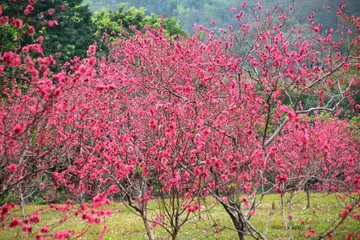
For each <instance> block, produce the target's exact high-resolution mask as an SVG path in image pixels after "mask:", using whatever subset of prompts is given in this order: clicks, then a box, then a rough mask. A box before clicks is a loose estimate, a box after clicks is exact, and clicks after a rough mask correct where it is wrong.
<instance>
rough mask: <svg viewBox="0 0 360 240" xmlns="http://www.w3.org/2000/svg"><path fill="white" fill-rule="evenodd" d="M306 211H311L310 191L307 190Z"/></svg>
mask: <svg viewBox="0 0 360 240" xmlns="http://www.w3.org/2000/svg"><path fill="white" fill-rule="evenodd" d="M306 209H310V190H309V189H306Z"/></svg>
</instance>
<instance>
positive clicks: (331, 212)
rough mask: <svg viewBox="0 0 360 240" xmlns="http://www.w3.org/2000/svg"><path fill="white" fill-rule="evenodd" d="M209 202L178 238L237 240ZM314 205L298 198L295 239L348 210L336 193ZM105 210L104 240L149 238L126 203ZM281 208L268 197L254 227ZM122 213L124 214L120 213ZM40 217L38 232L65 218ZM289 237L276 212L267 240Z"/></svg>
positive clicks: (355, 227)
mask: <svg viewBox="0 0 360 240" xmlns="http://www.w3.org/2000/svg"><path fill="white" fill-rule="evenodd" d="M206 201H207V204H208V205H215V207H214V208H212V209H211V211H210V214H211V216H210V215H209V214H208V213H203V214H202V215H201V219H199V217H195V218H193V219H191V221H190V222H188V224H186V225H185V226H184V227H183V228H182V229H181V230H180V233H179V236H178V239H236V232H235V231H233V230H231V229H228V228H224V227H222V226H227V227H229V228H232V223H231V220H230V218H229V216H228V215H227V214H226V213H225V211H224V210H223V208H222V207H221V205H219V204H216V202H215V200H214V199H212V198H208V199H207V200H206ZM311 204H312V206H311V207H312V208H311V209H305V210H304V206H305V205H306V201H305V194H303V193H299V194H297V195H296V196H295V199H294V205H293V215H294V221H293V224H292V231H291V233H292V236H293V239H304V238H305V237H304V234H305V232H308V231H309V227H312V228H313V229H315V231H316V232H321V231H323V230H324V229H326V228H327V227H328V226H329V224H330V223H332V222H333V221H334V220H336V219H337V217H338V216H339V212H340V210H342V209H344V207H345V206H344V204H342V203H340V202H339V199H338V198H337V197H336V196H335V194H331V195H326V194H320V193H312V202H311ZM42 208H46V206H45V205H27V206H26V213H27V214H29V213H31V212H34V211H36V210H39V209H42ZM105 208H106V209H111V210H113V212H114V214H113V215H112V216H110V217H109V218H108V219H107V221H106V225H107V227H108V231H107V232H106V234H105V237H104V239H107V240H110V239H134V240H136V239H139V240H140V239H146V232H145V229H144V227H143V223H142V220H141V218H140V217H138V216H135V215H134V214H133V213H132V212H131V211H130V210H129V209H127V208H126V206H125V205H124V204H122V203H112V205H110V206H106V207H105ZM149 208H150V209H152V210H151V211H150V212H149V214H150V215H151V214H153V215H154V214H155V212H157V210H158V209H159V206H158V202H157V200H152V201H151V202H150V203H149ZM279 208H280V198H279V195H268V196H266V197H265V198H264V200H263V203H262V204H261V205H260V206H259V207H258V209H257V211H256V213H255V216H254V217H252V219H251V222H252V224H253V225H254V226H256V227H257V228H258V229H259V230H260V231H261V232H264V230H265V226H266V223H267V222H268V219H269V213H271V212H273V211H274V210H273V209H275V211H276V210H279ZM313 209H315V210H316V213H313ZM119 210H120V211H121V212H119ZM39 216H40V217H41V219H42V222H41V223H40V224H37V225H34V232H35V233H36V232H37V231H38V230H39V228H40V227H41V226H43V225H46V224H48V225H49V226H54V225H56V224H57V222H58V220H59V219H61V218H62V216H63V215H62V214H61V213H58V212H56V211H53V210H51V211H47V212H45V213H43V214H41V215H39ZM286 216H287V213H286ZM11 217H19V218H21V210H20V208H19V207H17V208H16V209H15V210H13V212H12V214H11ZM300 219H303V220H305V224H303V225H302V224H300ZM216 224H218V225H219V226H220V232H218V233H216V234H214V232H213V228H214V226H216ZM84 226H85V224H84V222H83V221H79V220H78V217H75V216H73V215H72V216H71V217H70V218H69V219H68V220H67V221H66V222H65V223H64V224H62V225H61V226H59V227H57V228H56V229H55V230H53V231H52V233H54V232H57V231H60V230H65V229H75V230H76V231H77V232H80V231H81V229H82V228H83V227H84ZM102 228H103V224H100V225H94V226H92V227H91V228H90V229H89V230H88V231H87V232H86V234H85V235H84V236H83V237H82V238H81V239H97V237H98V235H99V233H100V232H101V229H102ZM154 232H155V234H156V237H157V239H169V236H168V234H167V233H166V232H165V231H164V230H163V229H162V228H161V227H156V228H155V229H154ZM349 232H353V233H354V238H355V236H356V237H357V235H359V234H360V222H358V221H356V220H354V219H351V218H348V219H347V220H346V221H345V223H344V224H343V225H342V226H340V228H339V229H338V230H337V231H336V232H335V233H334V239H345V236H346V234H347V233H349ZM18 233H19V227H17V228H15V229H9V228H6V229H4V230H3V231H2V232H0V239H4V240H5V239H8V240H13V239H25V236H24V235H23V234H19V235H18ZM287 234H288V231H287V230H284V226H283V223H282V215H281V211H277V212H276V213H274V214H273V215H272V218H271V222H270V224H269V226H268V232H267V238H268V239H287ZM31 236H32V235H31ZM74 239H75V238H74Z"/></svg>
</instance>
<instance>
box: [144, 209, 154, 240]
mask: <svg viewBox="0 0 360 240" xmlns="http://www.w3.org/2000/svg"><path fill="white" fill-rule="evenodd" d="M146 215H147V214H146V211H145V212H142V213H141V218H142V220H143V222H144V226H145V229H146V234H147V236H148V238H149V240H155V235H154V232H153V230H152V229H151V226H150V224H149V221H148V220H147V216H146Z"/></svg>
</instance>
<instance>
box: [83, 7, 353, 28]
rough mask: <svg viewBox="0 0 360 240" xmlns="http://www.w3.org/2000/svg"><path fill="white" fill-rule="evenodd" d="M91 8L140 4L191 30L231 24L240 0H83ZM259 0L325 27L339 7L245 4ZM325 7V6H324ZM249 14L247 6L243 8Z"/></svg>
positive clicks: (266, 8)
mask: <svg viewBox="0 0 360 240" xmlns="http://www.w3.org/2000/svg"><path fill="white" fill-rule="evenodd" d="M85 2H86V3H87V4H89V5H90V7H91V9H92V10H99V9H101V8H103V7H107V8H111V9H113V10H114V9H117V7H118V5H119V3H125V2H127V3H129V5H130V6H136V7H144V8H145V9H146V10H147V11H148V13H156V14H165V15H166V16H175V17H176V18H177V19H178V20H180V22H181V23H182V26H183V28H184V29H185V30H187V31H188V32H190V33H191V32H192V29H193V24H194V23H198V24H201V25H204V26H206V27H209V26H210V22H211V20H215V22H216V26H217V27H227V25H228V24H229V23H233V24H235V23H236V21H234V17H233V14H232V12H231V8H233V7H234V8H237V9H240V8H241V5H242V4H243V2H244V1H243V0H87V1H85ZM259 2H262V8H263V10H264V11H265V10H273V9H274V8H273V6H274V5H278V6H279V7H281V8H283V10H284V11H286V12H289V6H293V7H294V10H295V11H294V13H293V16H292V17H294V18H296V20H297V21H299V22H300V23H304V22H306V21H307V17H308V16H309V15H310V14H311V13H312V12H314V13H315V15H316V16H315V19H316V21H318V22H322V23H323V24H324V26H325V27H334V26H336V24H337V17H336V14H331V16H332V17H329V16H330V14H326V12H328V11H333V12H334V13H336V10H337V9H338V7H339V2H338V1H333V0H301V1H295V0H263V1H261V0H260V1H258V0H249V1H247V5H248V6H256V7H257V6H258V3H259ZM346 4H347V5H348V8H347V9H348V10H347V11H349V12H350V14H355V15H358V13H359V12H360V1H358V0H350V1H346ZM324 5H325V6H326V9H325V8H324V7H325V6H324ZM244 11H245V12H248V13H250V12H251V8H245V9H244Z"/></svg>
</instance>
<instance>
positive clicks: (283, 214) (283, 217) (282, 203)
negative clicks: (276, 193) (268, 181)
mask: <svg viewBox="0 0 360 240" xmlns="http://www.w3.org/2000/svg"><path fill="white" fill-rule="evenodd" d="M280 200H281V212H282V219H283V223H284V228H285V229H287V224H286V216H285V204H284V193H281V196H280Z"/></svg>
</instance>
